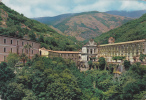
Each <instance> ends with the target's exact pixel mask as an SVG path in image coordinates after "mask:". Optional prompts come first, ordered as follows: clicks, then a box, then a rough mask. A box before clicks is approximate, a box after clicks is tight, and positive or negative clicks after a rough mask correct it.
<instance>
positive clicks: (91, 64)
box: [88, 60, 93, 70]
mask: <svg viewBox="0 0 146 100" xmlns="http://www.w3.org/2000/svg"><path fill="white" fill-rule="evenodd" d="M88 65H89V70H90V69H91V68H92V66H93V63H92V60H90V61H88Z"/></svg>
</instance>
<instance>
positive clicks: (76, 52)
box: [51, 51, 80, 54]
mask: <svg viewBox="0 0 146 100" xmlns="http://www.w3.org/2000/svg"><path fill="white" fill-rule="evenodd" d="M51 52H54V53H66V54H69V53H71V54H73V53H74V54H78V53H80V52H78V51H51Z"/></svg>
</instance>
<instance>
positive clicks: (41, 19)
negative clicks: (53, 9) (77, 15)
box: [31, 13, 74, 25]
mask: <svg viewBox="0 0 146 100" xmlns="http://www.w3.org/2000/svg"><path fill="white" fill-rule="evenodd" d="M73 15H74V14H73V13H72V14H71V13H70V14H62V15H58V16H55V17H39V18H31V19H34V20H37V21H39V22H41V23H44V24H48V25H56V24H57V23H59V22H60V21H62V20H64V19H66V18H68V17H71V16H73Z"/></svg>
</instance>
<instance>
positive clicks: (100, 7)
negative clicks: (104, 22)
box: [73, 0, 114, 12]
mask: <svg viewBox="0 0 146 100" xmlns="http://www.w3.org/2000/svg"><path fill="white" fill-rule="evenodd" d="M113 3H114V1H106V2H103V1H102V0H99V1H96V2H95V3H93V4H89V5H79V6H77V7H75V8H74V9H73V12H82V11H93V10H94V11H95V10H96V11H100V12H103V11H107V9H109V8H110V6H111V5H112V4H113Z"/></svg>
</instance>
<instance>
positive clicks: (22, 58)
mask: <svg viewBox="0 0 146 100" xmlns="http://www.w3.org/2000/svg"><path fill="white" fill-rule="evenodd" d="M27 59H28V57H27V56H26V54H25V53H22V54H21V55H20V60H21V61H22V62H23V66H25V61H26V60H27Z"/></svg>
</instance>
